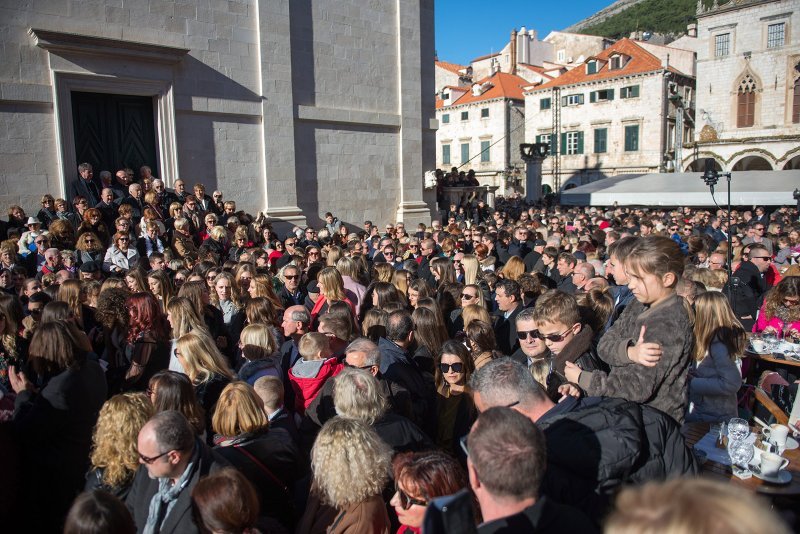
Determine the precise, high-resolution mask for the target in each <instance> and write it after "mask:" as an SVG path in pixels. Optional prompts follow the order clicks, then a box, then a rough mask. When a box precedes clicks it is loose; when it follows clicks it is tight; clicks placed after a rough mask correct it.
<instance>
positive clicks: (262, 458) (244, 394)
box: [212, 382, 307, 531]
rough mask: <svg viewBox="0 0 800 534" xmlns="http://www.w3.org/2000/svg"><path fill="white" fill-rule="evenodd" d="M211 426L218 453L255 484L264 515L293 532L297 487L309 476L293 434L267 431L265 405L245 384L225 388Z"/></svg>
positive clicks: (270, 429)
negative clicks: (297, 484) (294, 495)
mask: <svg viewBox="0 0 800 534" xmlns="http://www.w3.org/2000/svg"><path fill="white" fill-rule="evenodd" d="M212 425H213V429H214V432H215V433H216V435H215V437H214V444H215V445H216V447H215V449H214V450H215V452H217V453H218V454H219V455H220V456H222V457H224V458H225V459H226V460H228V462H230V464H231V465H232V466H233V467H235V468H236V469H238V470H239V471H240V472H241V473H243V474H244V475H245V476H246V477H247V478H248V479H249V480H250V482H252V483H253V486H254V487H255V489H256V492H257V493H258V496H259V500H260V502H261V515H263V516H267V517H269V518H272V519H275V520H277V521H279V522H280V523H281V524H282V525H283V526H284V527H286V529H287V530H289V531H293V530H294V522H295V520H296V517H295V514H294V508H293V493H294V486H295V482H296V481H297V480H299V479H300V478H301V477H303V476H305V474H306V472H307V465H306V462H305V461H304V460H303V458H302V456H301V454H300V450H299V449H298V448H297V445H296V444H295V443H294V441H293V440H292V438H291V436H290V435H289V433H288V432H287V431H285V430H283V429H281V428H269V420H268V419H267V416H266V414H265V413H264V403H263V401H262V400H261V399H260V398H259V396H258V395H257V394H256V392H255V390H254V389H253V388H252V386H250V385H248V384H247V383H245V382H233V383H231V384H228V385H227V386H226V387H225V389H224V390H223V391H222V395H220V398H219V401H218V403H217V408H216V411H215V412H214V418H213V420H212Z"/></svg>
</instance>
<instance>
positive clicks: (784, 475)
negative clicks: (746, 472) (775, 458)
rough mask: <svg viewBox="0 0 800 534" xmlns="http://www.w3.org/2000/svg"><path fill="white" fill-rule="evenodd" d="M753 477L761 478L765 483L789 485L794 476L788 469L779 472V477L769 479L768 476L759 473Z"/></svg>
mask: <svg viewBox="0 0 800 534" xmlns="http://www.w3.org/2000/svg"><path fill="white" fill-rule="evenodd" d="M753 475H754V476H755V477H756V478H760V479H761V480H763V481H764V482H770V483H772V484H788V483H789V482H791V481H792V474H791V473H790V472H789V471H787V470H786V469H783V470H781V471H778V474H777V475H775V476H771V477H768V476H766V475H761V474H759V473H753Z"/></svg>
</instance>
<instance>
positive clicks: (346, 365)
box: [344, 360, 375, 369]
mask: <svg viewBox="0 0 800 534" xmlns="http://www.w3.org/2000/svg"><path fill="white" fill-rule="evenodd" d="M344 366H345V367H350V368H351V369H371V368H373V367H375V366H374V365H360V366H359V365H352V364H350V363H348V362H347V360H345V361H344Z"/></svg>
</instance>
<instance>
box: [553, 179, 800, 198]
mask: <svg viewBox="0 0 800 534" xmlns="http://www.w3.org/2000/svg"><path fill="white" fill-rule="evenodd" d="M727 187H728V185H727V183H726V178H725V177H722V176H721V177H720V179H719V183H718V184H717V186H716V188H715V197H716V199H717V202H718V203H719V204H720V205H723V204H726V203H727ZM796 188H800V170H791V171H740V172H732V173H731V204H732V205H734V206H753V205H766V206H785V205H793V204H794V203H795V200H794V198H793V197H792V191H794V190H795V189H796ZM561 204H566V205H570V206H612V205H614V204H617V205H619V206H710V205H713V204H714V201H713V200H712V199H711V194H710V193H709V190H708V186H706V184H705V182H703V178H702V173H699V172H695V173H689V172H682V173H653V174H626V175H620V176H612V177H609V178H603V179H601V180H597V181H596V182H592V183H590V184H586V185H582V186H579V187H575V188H573V189H567V190H565V191H562V192H561Z"/></svg>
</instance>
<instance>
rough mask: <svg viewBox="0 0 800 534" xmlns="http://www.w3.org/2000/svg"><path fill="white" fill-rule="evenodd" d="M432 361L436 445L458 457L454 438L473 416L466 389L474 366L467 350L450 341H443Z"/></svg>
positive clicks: (474, 412)
mask: <svg viewBox="0 0 800 534" xmlns="http://www.w3.org/2000/svg"><path fill="white" fill-rule="evenodd" d="M436 360H437V361H436V369H435V381H436V394H437V395H436V416H437V417H436V421H437V427H436V445H437V446H439V447H441V448H442V449H443V450H445V451H446V452H449V453H450V454H456V453H459V454H460V451H461V448H460V447H459V445H458V439H459V438H460V437H461V436H463V435H465V434H467V433H468V432H469V429H470V427H471V426H472V423H473V422H474V421H475V417H476V411H475V404H474V403H473V402H472V397H471V396H470V395H469V388H468V387H467V383H468V382H469V377H470V375H471V374H472V373H473V371H474V370H475V366H474V363H473V361H472V357H471V356H470V354H469V352H468V351H467V348H466V347H465V346H464V345H463V344H461V343H459V342H457V341H453V340H449V341H445V342H444V344H443V345H442V348H441V350H440V351H439V355H438V357H437V358H436Z"/></svg>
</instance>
